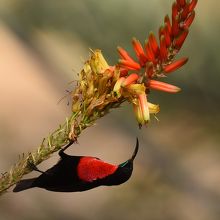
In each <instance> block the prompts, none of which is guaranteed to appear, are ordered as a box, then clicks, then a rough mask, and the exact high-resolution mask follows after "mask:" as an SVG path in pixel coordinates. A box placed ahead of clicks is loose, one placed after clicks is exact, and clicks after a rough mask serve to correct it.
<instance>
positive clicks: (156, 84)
mask: <svg viewBox="0 0 220 220" xmlns="http://www.w3.org/2000/svg"><path fill="white" fill-rule="evenodd" d="M149 88H151V89H155V90H160V91H164V92H169V93H176V92H179V91H180V90H181V89H180V88H179V87H177V86H174V85H171V84H168V83H164V82H160V81H157V80H149Z"/></svg>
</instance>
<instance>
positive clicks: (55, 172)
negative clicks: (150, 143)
mask: <svg viewBox="0 0 220 220" xmlns="http://www.w3.org/2000/svg"><path fill="white" fill-rule="evenodd" d="M71 144H72V143H69V144H68V145H67V146H66V147H64V148H63V149H62V150H60V151H59V155H60V157H61V159H60V161H59V162H58V163H57V164H56V165H55V166H53V167H52V168H50V169H48V170H47V171H45V172H42V174H41V175H40V176H39V177H36V178H32V179H24V180H21V181H20V182H18V183H17V185H16V187H15V188H14V190H13V192H19V191H23V190H26V189H29V188H33V187H39V188H44V189H46V190H49V191H55V192H80V191H85V190H89V189H92V188H95V187H98V186H113V185H120V184H122V183H124V182H126V181H127V180H128V179H129V178H130V177H131V174H132V171H133V161H134V159H135V157H136V155H137V152H138V148H139V142H138V139H137V141H136V147H135V150H134V153H133V155H132V157H131V158H130V159H129V160H127V161H125V162H124V163H121V164H119V165H112V164H109V163H106V162H104V161H102V160H100V159H99V158H96V157H90V156H70V155H67V154H66V153H64V150H65V149H67V148H68V147H69V146H70V145H71ZM36 170H38V169H37V168H36ZM38 171H39V170H38ZM40 172H41V171H40Z"/></svg>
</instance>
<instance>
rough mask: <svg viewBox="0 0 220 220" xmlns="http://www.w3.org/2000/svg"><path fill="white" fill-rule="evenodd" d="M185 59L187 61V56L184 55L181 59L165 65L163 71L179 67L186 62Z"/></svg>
mask: <svg viewBox="0 0 220 220" xmlns="http://www.w3.org/2000/svg"><path fill="white" fill-rule="evenodd" d="M187 61H188V58H185V57H184V58H182V59H179V60H176V61H174V62H173V63H171V64H168V65H166V66H165V67H164V69H163V70H164V72H165V73H170V72H173V71H175V70H177V69H179V68H180V67H181V66H183V65H184V64H186V62H187Z"/></svg>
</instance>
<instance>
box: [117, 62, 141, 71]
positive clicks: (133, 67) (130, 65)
mask: <svg viewBox="0 0 220 220" xmlns="http://www.w3.org/2000/svg"><path fill="white" fill-rule="evenodd" d="M119 64H120V65H121V66H122V67H126V68H127V69H129V70H140V68H141V66H140V64H139V63H137V62H135V61H130V60H119Z"/></svg>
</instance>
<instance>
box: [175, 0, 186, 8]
mask: <svg viewBox="0 0 220 220" xmlns="http://www.w3.org/2000/svg"><path fill="white" fill-rule="evenodd" d="M177 4H178V5H180V7H184V6H185V4H186V0H177Z"/></svg>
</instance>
